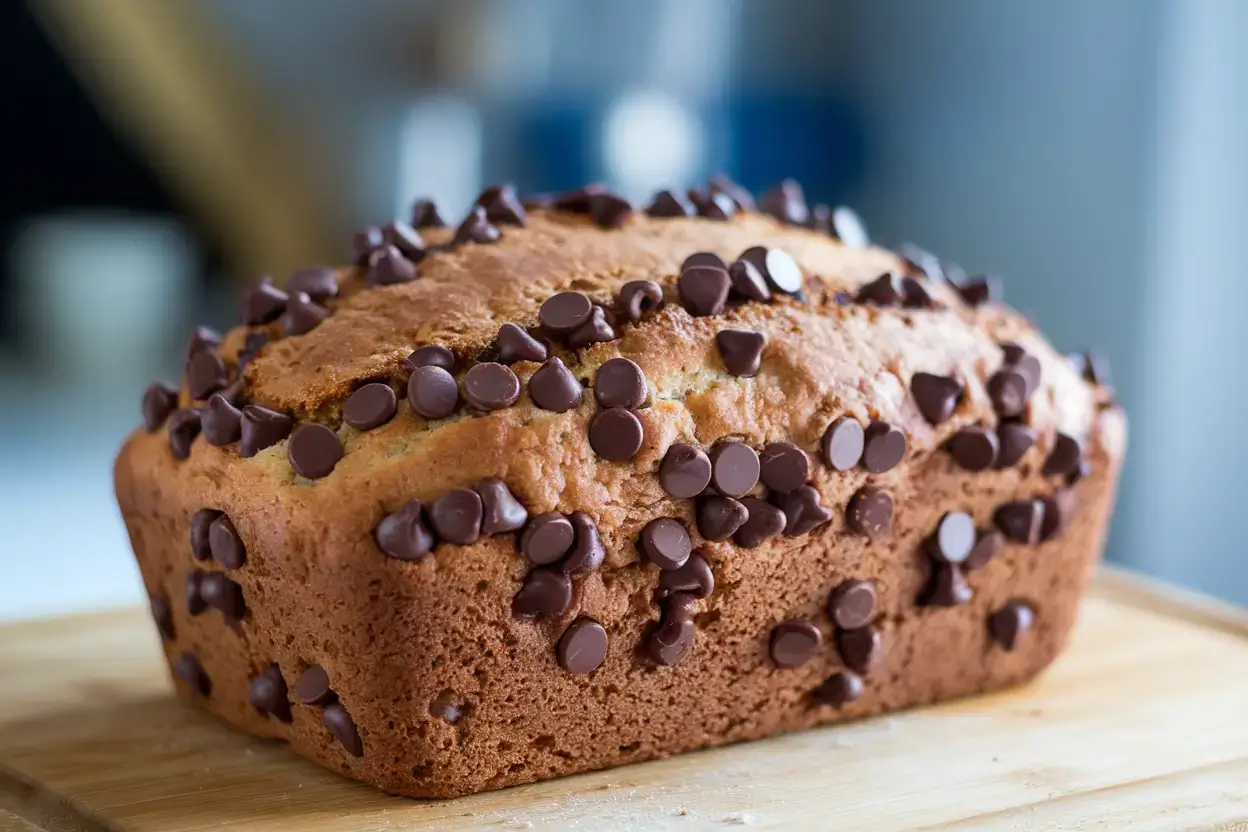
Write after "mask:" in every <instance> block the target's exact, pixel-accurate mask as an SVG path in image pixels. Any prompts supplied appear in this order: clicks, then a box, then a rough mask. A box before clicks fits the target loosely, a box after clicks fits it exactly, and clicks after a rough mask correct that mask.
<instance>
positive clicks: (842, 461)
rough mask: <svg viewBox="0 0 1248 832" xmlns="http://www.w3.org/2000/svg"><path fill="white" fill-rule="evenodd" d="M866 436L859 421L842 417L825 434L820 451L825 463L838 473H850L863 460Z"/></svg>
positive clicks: (829, 426) (820, 444)
mask: <svg viewBox="0 0 1248 832" xmlns="http://www.w3.org/2000/svg"><path fill="white" fill-rule="evenodd" d="M865 441H866V440H865V434H864V432H863V430H862V425H861V424H859V423H858V420H857V419H852V418H850V417H848V416H842V417H841V418H839V419H837V420H836V421H835V422H833V423H832V424H830V425H828V429H827V430H825V431H824V432H823V439H822V440H820V443H819V450H820V451H821V452H822V454H823V461H824V462H825V463H827V464H828V466H829V467H831V468H833V469H835V470H837V471H849V470H851V469H852V468H854V467H855V466H856V465H857V464H858V462H859V461H860V460H861V459H862V452H863V448H864V447H865Z"/></svg>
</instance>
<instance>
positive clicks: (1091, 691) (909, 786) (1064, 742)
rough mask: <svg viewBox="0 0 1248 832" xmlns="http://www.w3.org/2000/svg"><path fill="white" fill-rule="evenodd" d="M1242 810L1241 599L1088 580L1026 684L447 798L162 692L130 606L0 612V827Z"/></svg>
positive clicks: (811, 819) (968, 821) (628, 824)
mask: <svg viewBox="0 0 1248 832" xmlns="http://www.w3.org/2000/svg"><path fill="white" fill-rule="evenodd" d="M738 826H743V827H750V828H758V829H838V830H846V829H869V830H889V829H915V828H951V829H1124V828H1130V829H1143V830H1152V829H1157V830H1173V829H1240V828H1243V829H1248V616H1246V615H1245V614H1244V613H1243V612H1242V611H1239V610H1235V609H1232V608H1228V607H1222V606H1220V605H1217V604H1215V603H1213V602H1208V601H1207V600H1205V599H1199V598H1193V597H1191V596H1186V595H1183V594H1179V593H1174V592H1170V591H1164V592H1159V591H1158V590H1157V589H1156V588H1155V587H1153V586H1151V585H1149V584H1146V583H1144V582H1141V581H1139V580H1137V579H1131V578H1126V577H1124V576H1121V575H1117V574H1109V575H1107V576H1103V577H1102V578H1101V579H1100V580H1098V582H1097V583H1096V585H1095V588H1094V591H1093V593H1092V597H1091V598H1089V600H1088V601H1087V603H1086V604H1085V607H1084V610H1083V616H1082V620H1081V622H1080V624H1079V627H1078V630H1077V632H1076V634H1075V637H1074V642H1073V644H1072V645H1071V647H1070V649H1069V650H1068V651H1067V653H1066V654H1065V655H1064V656H1063V657H1062V658H1061V659H1059V660H1058V662H1057V663H1056V664H1055V665H1054V666H1053V668H1051V669H1050V670H1049V672H1047V673H1046V674H1045V675H1044V676H1043V677H1042V678H1041V679H1040V680H1039V681H1037V682H1036V683H1034V684H1032V685H1029V686H1027V687H1025V688H1022V689H1019V690H1016V691H1011V692H1007V693H1003V694H997V695H993V696H988V697H982V698H978V699H973V700H965V701H960V702H954V703H949V704H946V705H942V706H938V707H934V708H927V709H924V710H920V711H915V712H911V713H905V714H900V715H896V716H892V717H883V718H880V719H876V720H873V721H867V722H862V723H858V724H852V725H847V726H840V727H830V728H825V729H819V730H815V731H810V732H806V733H803V734H798V735H794V736H788V737H779V738H776V739H772V740H766V741H762V742H756V743H751V744H746V745H739V746H734V747H731V748H725V749H719V750H716V751H709V752H703V753H698V754H689V755H684V756H681V757H676V758H673V759H670V760H664V761H659V762H653V763H644V764H640V765H635V766H629V767H626V768H621V769H615V770H612V771H605V772H599V773H595V774H587V775H581V776H578V777H572V778H566V779H563V780H557V781H552V782H548V783H538V784H534V785H531V786H523V787H519V788H514V789H508V790H505V791H501V792H492V793H489V794H482V795H476V796H473V797H468V798H461V799H457V800H449V801H414V800H408V799H403V798H394V797H388V796H386V795H383V794H380V793H378V792H375V791H373V790H372V789H370V788H368V787H366V786H362V785H359V784H356V783H353V782H351V781H348V780H345V779H343V778H341V777H339V776H337V775H335V774H331V773H329V772H326V771H323V770H321V769H318V768H317V767H315V766H313V765H312V764H310V763H306V762H304V761H302V760H300V759H298V758H296V757H294V756H293V755H292V754H290V753H288V752H287V751H286V750H285V749H284V747H283V746H281V745H280V744H277V743H269V742H262V741H258V740H253V739H251V738H249V737H247V736H243V735H240V734H238V733H235V732H232V731H230V730H228V729H226V728H224V727H223V726H221V725H220V724H218V723H217V722H215V721H214V720H212V719H211V718H209V717H207V716H206V715H203V714H201V713H199V712H198V711H196V710H195V709H193V708H191V707H189V706H186V705H183V704H181V703H179V702H177V701H176V700H174V699H173V698H172V696H171V694H170V689H169V684H168V682H167V680H166V678H165V670H164V666H163V664H162V663H161V661H160V656H159V653H158V651H157V649H156V644H155V641H154V637H153V634H152V632H151V627H150V625H149V623H148V621H147V618H146V615H145V614H144V613H143V612H141V611H139V610H121V611H116V612H107V613H98V614H92V615H88V616H77V617H74V618H68V619H58V620H51V621H41V622H29V623H21V624H16V625H10V626H7V627H4V628H0V832H8V830H23V832H29V830H32V829H51V830H62V829H66V830H89V831H90V830H102V829H108V830H113V829H124V830H161V832H188V831H189V830H201V829H216V828H229V829H240V830H249V831H250V830H279V829H280V830H288V829H289V830H300V831H301V832H303V831H304V830H306V831H307V832H319V830H335V832H357V831H359V832H362V831H363V830H407V829H435V830H441V829H491V830H506V829H675V830H693V829H720V828H733V827H738Z"/></svg>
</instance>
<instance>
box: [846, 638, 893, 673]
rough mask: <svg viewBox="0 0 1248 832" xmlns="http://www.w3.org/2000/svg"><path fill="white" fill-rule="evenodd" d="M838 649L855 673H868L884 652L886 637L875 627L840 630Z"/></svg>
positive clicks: (847, 665)
mask: <svg viewBox="0 0 1248 832" xmlns="http://www.w3.org/2000/svg"><path fill="white" fill-rule="evenodd" d="M836 651H837V652H838V653H840V654H841V661H842V662H844V664H845V666H846V667H848V668H849V669H850V670H852V671H854V672H855V673H861V674H863V675H866V674H868V673H870V672H871V668H872V667H874V666H875V665H876V663H877V662H879V660H880V657H881V656H882V654H883V652H884V638H883V636H881V635H880V632H879V631H878V630H876V629H875V628H874V627H859V628H857V629H854V630H838V631H837V633H836Z"/></svg>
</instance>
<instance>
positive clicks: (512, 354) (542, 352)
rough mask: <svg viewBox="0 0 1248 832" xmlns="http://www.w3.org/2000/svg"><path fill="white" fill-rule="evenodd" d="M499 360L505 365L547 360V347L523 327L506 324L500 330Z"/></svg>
mask: <svg viewBox="0 0 1248 832" xmlns="http://www.w3.org/2000/svg"><path fill="white" fill-rule="evenodd" d="M497 340H498V360H499V361H500V362H501V363H503V364H515V363H516V362H517V361H537V362H542V361H545V360H546V357H547V355H548V353H547V350H546V345H545V344H543V343H542V342H541V341H539V340H537V339H536V338H534V337H533V336H532V335H530V334H529V333H528V332H526V331H525V330H524V329H523V328H522V327H520V326H518V325H516V324H512V323H506V324H503V325H502V326H501V327H499V328H498V338H497Z"/></svg>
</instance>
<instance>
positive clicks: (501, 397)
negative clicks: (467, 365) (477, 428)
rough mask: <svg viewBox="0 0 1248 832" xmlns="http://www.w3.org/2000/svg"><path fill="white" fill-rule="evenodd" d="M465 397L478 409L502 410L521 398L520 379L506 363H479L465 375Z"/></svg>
mask: <svg viewBox="0 0 1248 832" xmlns="http://www.w3.org/2000/svg"><path fill="white" fill-rule="evenodd" d="M464 398H466V399H468V403H469V404H470V405H472V406H473V407H475V408H477V409H478V410H501V409H502V408H504V407H511V406H512V405H513V404H515V403H516V399H518V398H520V379H518V378H517V377H516V374H515V373H514V372H513V371H512V369H511V368H510V367H508V366H507V365H505V364H498V363H495V362H492V361H491V362H487V363H485V364H477V365H475V366H473V367H472V369H470V370H469V371H468V372H467V374H466V375H465V376H464Z"/></svg>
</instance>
